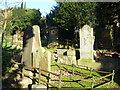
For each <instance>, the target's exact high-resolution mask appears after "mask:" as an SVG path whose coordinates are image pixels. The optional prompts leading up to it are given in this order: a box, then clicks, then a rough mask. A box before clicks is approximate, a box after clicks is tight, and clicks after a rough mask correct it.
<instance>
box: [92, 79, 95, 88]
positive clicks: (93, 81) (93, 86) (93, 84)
mask: <svg viewBox="0 0 120 90" xmlns="http://www.w3.org/2000/svg"><path fill="white" fill-rule="evenodd" d="M94 81H95V80H94V77H93V79H92V83H91V88H94Z"/></svg>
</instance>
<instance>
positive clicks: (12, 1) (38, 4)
mask: <svg viewBox="0 0 120 90" xmlns="http://www.w3.org/2000/svg"><path fill="white" fill-rule="evenodd" d="M5 1H7V6H8V7H13V6H15V5H17V6H20V2H26V8H28V9H40V12H41V13H42V16H45V15H46V14H48V13H49V12H50V10H51V9H52V7H53V6H55V5H56V1H55V0H0V8H2V9H4V8H5Z"/></svg>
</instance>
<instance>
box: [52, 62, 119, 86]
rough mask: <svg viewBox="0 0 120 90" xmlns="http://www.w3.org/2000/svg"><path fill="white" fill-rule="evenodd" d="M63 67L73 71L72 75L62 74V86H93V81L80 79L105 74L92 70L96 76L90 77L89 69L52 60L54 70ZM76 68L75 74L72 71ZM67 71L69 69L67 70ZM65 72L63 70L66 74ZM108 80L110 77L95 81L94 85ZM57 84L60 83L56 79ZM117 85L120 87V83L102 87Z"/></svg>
mask: <svg viewBox="0 0 120 90" xmlns="http://www.w3.org/2000/svg"><path fill="white" fill-rule="evenodd" d="M58 66H59V67H61V69H62V70H63V69H66V70H69V71H71V75H70V76H64V75H62V78H61V80H62V82H61V87H63V88H67V87H71V88H75V87H79V88H91V84H92V82H91V81H80V79H91V80H92V79H94V78H99V77H102V75H103V74H101V73H98V72H92V73H91V74H92V76H94V77H90V71H88V70H83V69H80V68H76V67H72V66H68V65H61V64H58V63H56V62H54V61H53V60H52V66H51V69H52V70H53V71H58V70H59V67H58ZM73 70H74V74H73V73H72V72H73ZM66 72H67V71H66ZM64 73H65V72H63V74H64ZM106 80H107V81H108V80H111V79H110V78H105V79H104V80H98V81H95V82H94V86H97V85H100V84H102V83H105V82H106ZM55 84H56V85H58V81H56V83H55ZM115 87H119V85H118V84H117V83H115V82H114V83H109V84H107V85H105V86H102V87H100V88H115Z"/></svg>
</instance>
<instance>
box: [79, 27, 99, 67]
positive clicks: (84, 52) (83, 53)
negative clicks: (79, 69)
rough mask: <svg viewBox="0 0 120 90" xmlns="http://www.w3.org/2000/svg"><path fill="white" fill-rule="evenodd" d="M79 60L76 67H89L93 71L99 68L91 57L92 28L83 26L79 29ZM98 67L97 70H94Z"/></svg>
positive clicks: (92, 43) (92, 44)
mask: <svg viewBox="0 0 120 90" xmlns="http://www.w3.org/2000/svg"><path fill="white" fill-rule="evenodd" d="M79 34H80V59H79V60H78V65H83V66H87V67H91V68H94V69H98V68H100V64H98V63H96V62H95V60H94V57H93V52H94V51H93V46H94V36H93V28H91V27H89V26H88V25H84V26H83V28H82V29H80V33H79ZM96 66H98V68H96Z"/></svg>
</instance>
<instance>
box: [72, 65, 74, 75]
mask: <svg viewBox="0 0 120 90" xmlns="http://www.w3.org/2000/svg"><path fill="white" fill-rule="evenodd" d="M73 66H74V65H73V64H72V74H73V75H74V67H73Z"/></svg>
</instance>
